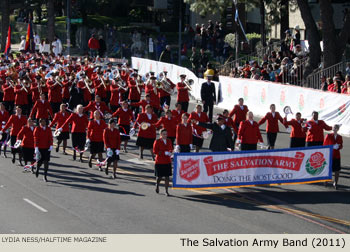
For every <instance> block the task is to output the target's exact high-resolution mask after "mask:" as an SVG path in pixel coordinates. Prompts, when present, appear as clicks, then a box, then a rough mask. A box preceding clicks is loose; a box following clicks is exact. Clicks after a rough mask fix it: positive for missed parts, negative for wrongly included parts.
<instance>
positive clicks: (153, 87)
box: [145, 76, 160, 115]
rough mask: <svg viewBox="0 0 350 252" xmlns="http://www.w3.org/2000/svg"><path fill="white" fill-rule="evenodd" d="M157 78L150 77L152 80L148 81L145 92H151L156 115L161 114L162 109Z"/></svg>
mask: <svg viewBox="0 0 350 252" xmlns="http://www.w3.org/2000/svg"><path fill="white" fill-rule="evenodd" d="M156 80H157V78H156V77H155V76H151V77H150V81H149V82H148V83H146V86H145V93H146V94H149V96H150V100H151V106H152V107H153V111H154V113H155V114H156V115H159V111H160V101H159V97H158V88H157V87H156V86H157V82H156Z"/></svg>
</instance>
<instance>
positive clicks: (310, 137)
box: [306, 111, 332, 147]
mask: <svg viewBox="0 0 350 252" xmlns="http://www.w3.org/2000/svg"><path fill="white" fill-rule="evenodd" d="M306 124H307V125H308V131H307V134H306V146H307V147H310V146H319V145H323V140H324V136H323V130H331V129H332V127H331V126H328V125H327V124H326V123H325V122H324V121H322V120H318V112H316V111H314V112H312V119H311V120H310V121H308V122H307V123H306Z"/></svg>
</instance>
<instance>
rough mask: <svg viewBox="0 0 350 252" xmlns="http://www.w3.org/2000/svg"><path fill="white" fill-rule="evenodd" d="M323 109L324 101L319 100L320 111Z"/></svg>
mask: <svg viewBox="0 0 350 252" xmlns="http://www.w3.org/2000/svg"><path fill="white" fill-rule="evenodd" d="M323 108H324V99H323V98H321V99H320V109H323Z"/></svg>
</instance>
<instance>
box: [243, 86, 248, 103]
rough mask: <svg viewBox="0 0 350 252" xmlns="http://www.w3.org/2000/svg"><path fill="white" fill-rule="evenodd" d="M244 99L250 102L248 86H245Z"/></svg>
mask: <svg viewBox="0 0 350 252" xmlns="http://www.w3.org/2000/svg"><path fill="white" fill-rule="evenodd" d="M243 97H244V99H245V100H248V87H247V86H244V89H243Z"/></svg>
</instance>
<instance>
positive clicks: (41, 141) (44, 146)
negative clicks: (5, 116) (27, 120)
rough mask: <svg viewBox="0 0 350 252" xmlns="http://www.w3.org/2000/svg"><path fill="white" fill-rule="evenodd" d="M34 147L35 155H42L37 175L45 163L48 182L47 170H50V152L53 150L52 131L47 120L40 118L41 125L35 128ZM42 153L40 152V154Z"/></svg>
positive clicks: (45, 175) (45, 179)
mask: <svg viewBox="0 0 350 252" xmlns="http://www.w3.org/2000/svg"><path fill="white" fill-rule="evenodd" d="M33 134H34V147H35V151H34V152H35V155H36V156H37V158H38V156H40V159H39V158H38V160H37V167H36V173H35V176H36V177H39V169H40V167H41V165H42V164H43V163H44V181H45V182H47V171H48V170H49V161H50V154H51V151H52V144H53V138H52V132H51V129H50V128H49V127H47V126H46V120H45V119H40V126H38V127H36V128H35V129H34V133H33ZM39 153H40V154H39Z"/></svg>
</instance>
